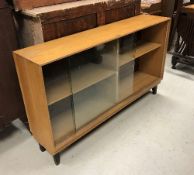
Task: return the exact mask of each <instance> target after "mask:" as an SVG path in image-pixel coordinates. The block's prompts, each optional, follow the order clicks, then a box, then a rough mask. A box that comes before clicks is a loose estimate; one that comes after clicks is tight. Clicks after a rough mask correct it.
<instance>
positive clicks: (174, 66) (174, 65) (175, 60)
mask: <svg viewBox="0 0 194 175" xmlns="http://www.w3.org/2000/svg"><path fill="white" fill-rule="evenodd" d="M176 65H177V58H176V57H175V56H173V57H172V69H176Z"/></svg>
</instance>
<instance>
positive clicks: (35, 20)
mask: <svg viewBox="0 0 194 175" xmlns="http://www.w3.org/2000/svg"><path fill="white" fill-rule="evenodd" d="M94 2H95V3H94ZM139 14H140V0H108V1H104V0H98V1H97V0H94V1H90V0H84V1H76V2H70V3H63V4H58V5H52V6H47V7H39V8H34V9H32V10H25V11H21V14H20V16H19V18H18V19H19V20H18V22H19V28H20V31H21V37H20V38H22V44H23V46H24V47H25V46H30V45H34V44H37V43H42V42H45V41H49V40H52V39H56V38H60V37H63V36H67V35H70V34H73V33H77V32H81V31H84V30H88V29H91V28H95V27H98V26H101V25H104V24H109V23H111V22H115V21H119V20H122V19H125V18H129V17H132V16H136V15H139Z"/></svg>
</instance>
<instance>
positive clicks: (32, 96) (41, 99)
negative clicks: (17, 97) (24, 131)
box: [14, 55, 55, 154]
mask: <svg viewBox="0 0 194 175" xmlns="http://www.w3.org/2000/svg"><path fill="white" fill-rule="evenodd" d="M14 61H15V64H16V69H17V74H18V77H19V82H20V87H21V89H22V95H23V99H24V103H25V108H26V112H27V117H28V120H29V124H30V130H31V132H32V134H33V136H34V137H35V138H36V139H37V141H38V142H39V143H40V144H41V145H42V146H44V147H45V148H46V149H47V151H48V152H50V153H51V154H52V153H53V152H54V151H55V148H54V142H53V134H52V129H51V123H50V118H49V113H48V106H47V100H46V94H45V88H44V82H43V75H42V68H41V67H40V66H38V65H36V64H34V63H32V62H29V61H26V60H24V59H22V58H19V56H16V55H14Z"/></svg>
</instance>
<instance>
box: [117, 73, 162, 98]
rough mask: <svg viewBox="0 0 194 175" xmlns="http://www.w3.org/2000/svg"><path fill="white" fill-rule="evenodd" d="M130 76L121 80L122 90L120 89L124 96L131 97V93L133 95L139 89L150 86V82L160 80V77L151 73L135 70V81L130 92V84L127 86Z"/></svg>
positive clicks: (121, 95) (121, 94)
mask: <svg viewBox="0 0 194 175" xmlns="http://www.w3.org/2000/svg"><path fill="white" fill-rule="evenodd" d="M127 79H128V76H127V77H123V78H122V79H121V80H120V88H121V89H122V91H120V93H119V96H120V97H121V98H122V97H126V98H127V97H129V96H130V95H133V94H135V93H137V92H139V91H141V90H142V89H143V88H145V87H147V86H149V85H150V84H152V83H153V82H155V81H156V80H159V78H158V77H155V76H152V75H150V74H146V73H144V72H135V74H134V82H133V85H132V86H133V88H132V93H131V94H130V92H129V89H130V87H129V86H126V84H127V83H126V82H127Z"/></svg>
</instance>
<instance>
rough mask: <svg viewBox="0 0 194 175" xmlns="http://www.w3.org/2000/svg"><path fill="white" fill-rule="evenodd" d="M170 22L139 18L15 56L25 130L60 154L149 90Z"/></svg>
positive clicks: (160, 67) (158, 73) (159, 69)
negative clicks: (22, 99) (28, 129)
mask: <svg viewBox="0 0 194 175" xmlns="http://www.w3.org/2000/svg"><path fill="white" fill-rule="evenodd" d="M169 27H170V20H169V18H166V17H157V16H151V15H139V16H137V17H132V18H130V19H126V20H122V21H119V22H115V23H112V24H109V25H104V26H102V27H98V28H95V29H91V30H88V31H85V32H81V33H78V34H74V35H70V36H67V37H64V38H60V39H57V40H53V41H50V42H46V43H43V44H39V45H36V46H32V47H29V48H25V49H22V50H18V51H15V52H14V60H15V64H16V68H17V73H18V76H19V80H20V86H21V88H22V93H23V98H24V101H25V107H26V110H27V113H28V120H29V123H30V129H31V132H32V133H33V136H34V137H35V139H36V140H37V141H38V142H39V144H40V145H41V149H42V150H43V148H45V149H46V150H47V151H48V152H49V153H50V154H52V155H54V160H55V161H56V163H59V152H60V151H62V150H63V149H65V148H67V147H68V146H69V145H71V144H72V143H74V142H75V141H76V140H78V139H80V138H81V137H82V136H84V135H86V134H87V133H88V132H90V131H91V130H92V129H94V128H95V127H97V126H98V125H100V124H101V123H103V122H104V121H106V120H107V119H108V118H110V117H112V116H113V115H114V114H116V113H117V112H119V111H120V110H121V109H123V108H124V107H126V106H128V105H129V104H130V103H132V102H133V101H134V100H136V99H138V98H139V97H141V96H142V95H143V94H145V93H146V92H148V91H149V90H150V89H152V88H153V92H154V93H156V90H157V88H156V87H157V85H158V84H159V83H160V81H161V80H162V77H163V72H164V63H165V54H166V49H167V42H168V34H169Z"/></svg>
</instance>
